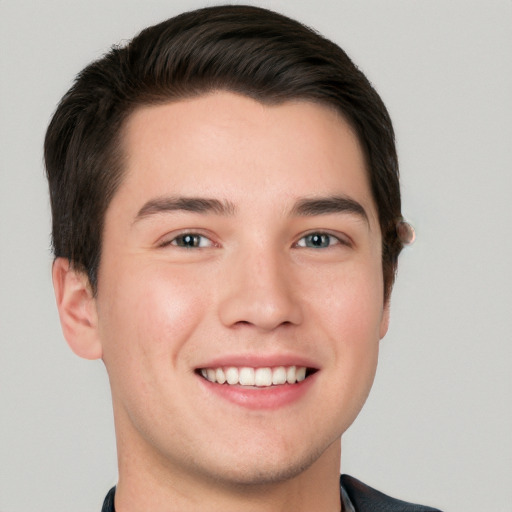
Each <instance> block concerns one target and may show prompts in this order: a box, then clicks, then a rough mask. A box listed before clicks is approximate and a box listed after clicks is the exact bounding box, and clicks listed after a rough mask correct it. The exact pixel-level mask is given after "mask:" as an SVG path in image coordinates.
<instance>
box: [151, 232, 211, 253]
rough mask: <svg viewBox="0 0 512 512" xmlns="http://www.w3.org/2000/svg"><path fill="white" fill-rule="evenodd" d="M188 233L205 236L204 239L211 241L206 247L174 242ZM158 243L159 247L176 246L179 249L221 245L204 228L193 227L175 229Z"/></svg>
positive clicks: (207, 247)
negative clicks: (185, 245)
mask: <svg viewBox="0 0 512 512" xmlns="http://www.w3.org/2000/svg"><path fill="white" fill-rule="evenodd" d="M187 235H190V236H198V237H201V238H204V239H206V240H208V241H209V242H210V243H209V244H208V246H206V247H201V246H199V247H183V246H180V245H178V244H176V243H173V242H175V241H176V240H177V239H178V238H180V237H184V236H187ZM156 245H157V246H158V247H159V248H165V247H169V246H172V247H176V248H178V249H209V248H210V247H218V246H219V244H218V243H216V242H215V241H214V240H213V236H212V235H211V234H209V233H205V232H204V230H202V229H193V228H191V229H180V230H178V231H173V232H171V233H167V234H165V235H164V236H162V237H161V238H160V239H159V240H158V241H157V243H156Z"/></svg>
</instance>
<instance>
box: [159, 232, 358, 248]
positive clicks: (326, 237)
mask: <svg viewBox="0 0 512 512" xmlns="http://www.w3.org/2000/svg"><path fill="white" fill-rule="evenodd" d="M187 238H188V239H189V241H188V242H187ZM315 238H316V241H315ZM308 239H310V240H311V241H313V245H307V243H308V242H307V240H308ZM204 241H207V243H206V244H204ZM180 242H182V243H181V244H180ZM322 242H324V243H325V242H327V243H328V245H322ZM194 243H196V244H197V245H194ZM315 243H319V244H320V245H316V246H315V245H314V244H315ZM169 245H173V246H175V247H180V248H182V249H205V248H209V247H214V246H215V243H214V242H213V241H212V240H211V239H210V238H208V237H207V236H205V235H202V234H201V233H196V232H184V233H180V234H179V235H176V236H175V237H173V238H172V239H169V240H165V241H163V242H162V243H161V244H160V247H167V246H169ZM335 245H345V246H349V245H350V243H349V242H348V241H347V240H345V239H343V238H341V237H339V236H335V235H333V234H331V233H326V232H324V231H312V232H310V233H307V234H305V235H303V236H302V237H301V238H299V240H298V241H297V242H296V243H295V244H294V247H300V248H304V249H328V248H330V247H333V246H335Z"/></svg>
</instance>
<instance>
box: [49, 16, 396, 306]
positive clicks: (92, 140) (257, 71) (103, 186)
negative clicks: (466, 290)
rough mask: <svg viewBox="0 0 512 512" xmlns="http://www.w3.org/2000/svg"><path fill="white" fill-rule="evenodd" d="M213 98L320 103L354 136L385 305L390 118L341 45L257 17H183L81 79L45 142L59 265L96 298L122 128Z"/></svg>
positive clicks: (392, 157) (391, 214) (118, 50)
mask: <svg viewBox="0 0 512 512" xmlns="http://www.w3.org/2000/svg"><path fill="white" fill-rule="evenodd" d="M213 90H228V91H232V92H236V93H240V94H243V95H246V96H249V97H251V98H254V99H256V100H258V101H260V102H262V103H267V104H278V103H281V102H285V101H287V100H293V99H305V100H310V101H315V102H320V103H322V104H326V105H329V106H331V107H334V108H335V109H336V110H337V111H338V112H340V113H341V114H342V115H343V116H344V118H345V119H346V120H347V121H348V122H349V123H350V124H351V125H352V127H353V128H354V129H355V131H356V133H357V135H358V138H359V141H360V143H361V146H362V148H363V151H364V153H365V157H366V162H367V168H368V173H369V178H370V184H371V190H372V194H373V198H374V201H375V203H376V206H377V211H378V215H379V223H380V228H381V232H382V240H383V241H382V268H383V275H384V298H385V300H387V299H388V297H389V294H390V291H391V288H392V285H393V281H394V275H395V271H396V266H397V259H398V255H399V253H400V251H401V249H402V243H401V242H400V240H399V239H398V237H397V233H396V225H397V222H398V221H399V220H400V219H401V207H400V187H399V179H398V160H397V155H396V148H395V141H394V133H393V127H392V124H391V119H390V117H389V115H388V112H387V110H386V107H385V106H384V103H383V102H382V100H381V98H380V97H379V95H378V94H377V92H376V91H375V89H374V88H373V87H372V86H371V84H370V83H369V81H368V80H367V78H366V77H365V76H364V74H363V73H362V72H361V71H360V70H359V69H358V68H357V67H356V66H355V65H354V64H353V63H352V61H351V60H350V59H349V57H348V56H347V54H346V53H345V52H344V51H343V50H342V49H341V48H340V47H339V46H337V45H336V44H334V43H333V42H331V41H329V40H327V39H325V38H323V37H322V36H320V35H319V34H318V33H316V32H315V31H313V30H311V29H310V28H308V27H305V26H304V25H302V24H300V23H299V22H297V21H294V20H292V19H290V18H287V17H286V16H283V15H281V14H278V13H275V12H272V11H269V10H266V9H262V8H258V7H251V6H217V7H209V8H205V9H199V10H196V11H192V12H187V13H184V14H181V15H179V16H176V17H174V18H171V19H169V20H167V21H164V22H163V23H160V24H158V25H155V26H152V27H149V28H147V29H145V30H143V31H142V32H141V33H140V34H139V35H137V36H136V37H135V38H134V39H133V40H132V41H131V42H130V43H129V44H127V45H126V46H123V47H118V46H116V47H113V48H112V49H111V51H110V52H109V53H107V54H106V55H105V56H104V57H103V58H101V59H99V60H98V61H96V62H93V63H92V64H90V65H88V66H87V67H86V68H85V69H84V70H83V71H82V72H81V73H80V74H79V75H78V77H77V78H76V80H75V83H74V85H73V86H72V88H71V89H70V90H69V91H68V92H67V94H66V95H65V96H64V97H63V98H62V100H61V102H60V104H59V106H58V107H57V110H56V112H55V114H54V116H53V118H52V120H51V122H50V125H49V127H48V131H47V133H46V139H45V162H46V169H47V176H48V181H49V185H50V197H51V206H52V216H53V249H54V254H55V257H64V258H67V259H69V260H70V261H71V263H72V265H73V266H74V268H75V269H78V270H81V271H84V272H86V273H87V275H88V277H89V281H90V283H91V286H92V288H93V290H94V291H95V290H96V286H97V270H98V265H99V261H100V255H101V237H102V229H103V223H104V217H105V212H106V210H107V207H108V205H109V203H110V200H111V198H112V196H113V195H114V193H115V191H116V189H117V187H118V186H119V183H120V181H121V179H122V175H123V155H122V152H121V150H120V136H121V131H122V127H123V123H124V121H125V120H126V118H127V117H128V116H129V115H130V114H131V113H132V112H133V111H134V109H135V108H137V107H139V106H141V105H149V104H157V103H164V102H169V101H176V100H180V99H184V98H190V97H193V96H196V95H200V94H204V93H206V92H209V91H213Z"/></svg>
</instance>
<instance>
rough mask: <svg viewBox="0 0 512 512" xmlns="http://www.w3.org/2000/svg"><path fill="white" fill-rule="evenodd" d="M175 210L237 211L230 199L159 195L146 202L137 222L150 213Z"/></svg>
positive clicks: (228, 213) (224, 213)
mask: <svg viewBox="0 0 512 512" xmlns="http://www.w3.org/2000/svg"><path fill="white" fill-rule="evenodd" d="M173 211H187V212H195V213H215V214H217V215H232V214H233V213H234V212H235V205H234V204H233V203H230V202H229V201H219V200H218V199H207V198H203V197H157V198H155V199H150V200H149V201H148V202H147V203H145V204H144V206H143V207H142V208H141V209H140V210H139V211H138V213H137V215H136V216H135V222H136V221H138V220H141V219H144V218H146V217H149V216H150V215H154V214H157V213H165V212H173Z"/></svg>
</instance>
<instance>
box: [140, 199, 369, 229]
mask: <svg viewBox="0 0 512 512" xmlns="http://www.w3.org/2000/svg"><path fill="white" fill-rule="evenodd" d="M173 211H187V212H195V213H203V214H206V213H215V214H217V215H233V214H234V213H235V212H236V206H235V205H234V204H233V203H231V202H229V201H220V200H218V199H208V198H203V197H157V198H155V199H150V200H149V201H148V202H147V203H145V204H144V206H143V207H142V208H141V209H140V210H139V211H138V213H137V215H136V216H135V220H134V222H137V221H139V220H141V219H144V218H146V217H149V216H151V215H155V214H158V213H166V212H173ZM332 213H350V214H354V215H356V216H358V217H360V218H361V219H363V220H365V221H366V222H367V223H369V220H368V215H367V213H366V210H365V209H364V208H363V206H362V205H361V204H360V203H358V202H357V201H355V200H354V199H351V198H350V197H346V196H328V197H314V198H304V199H301V200H299V201H298V202H297V203H296V204H295V205H294V206H293V208H292V210H291V212H290V214H291V216H294V215H296V216H300V217H314V216H317V215H329V214H332Z"/></svg>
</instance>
